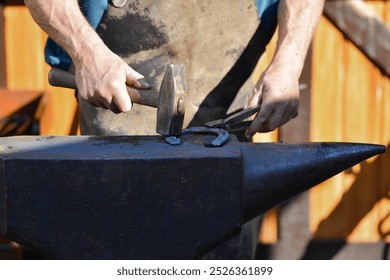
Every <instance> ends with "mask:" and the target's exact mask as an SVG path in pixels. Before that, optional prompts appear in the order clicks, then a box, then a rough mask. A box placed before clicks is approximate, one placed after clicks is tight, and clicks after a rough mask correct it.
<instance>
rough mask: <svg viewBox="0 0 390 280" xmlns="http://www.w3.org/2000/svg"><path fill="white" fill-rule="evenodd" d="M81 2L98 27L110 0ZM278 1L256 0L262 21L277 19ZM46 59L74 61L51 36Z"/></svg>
mask: <svg viewBox="0 0 390 280" xmlns="http://www.w3.org/2000/svg"><path fill="white" fill-rule="evenodd" d="M79 2H80V8H81V11H82V12H83V14H84V15H85V17H86V18H87V20H88V22H89V23H90V24H91V26H92V27H93V28H95V29H96V27H97V26H98V25H99V23H100V21H101V19H102V17H103V15H104V12H105V10H106V9H107V6H108V0H81V1H79ZM278 2H279V0H256V3H257V9H258V13H259V18H260V19H261V22H262V23H267V22H273V21H274V20H275V18H276V15H277V4H278ZM264 28H267V29H268V28H269V29H270V30H272V31H270V32H274V31H273V28H271V27H269V26H267V25H265V26H264ZM45 60H46V62H47V63H48V64H49V65H50V66H52V67H56V68H60V69H63V70H67V69H68V67H69V66H70V64H71V63H72V60H71V58H70V57H69V55H68V54H67V53H66V52H65V51H64V50H63V49H62V48H61V47H60V46H58V45H57V44H56V43H55V42H54V41H53V40H52V39H51V38H49V39H48V40H47V42H46V46H45Z"/></svg>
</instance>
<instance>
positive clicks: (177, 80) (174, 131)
mask: <svg viewBox="0 0 390 280" xmlns="http://www.w3.org/2000/svg"><path fill="white" fill-rule="evenodd" d="M186 96H187V81H186V73H185V68H184V65H183V64H170V65H168V66H167V70H166V71H165V75H164V78H163V81H162V83H161V87H160V92H159V97H158V105H157V126H156V131H157V133H160V134H162V135H169V136H172V135H174V136H177V135H179V134H180V133H181V131H182V128H183V121H184V113H185V99H186Z"/></svg>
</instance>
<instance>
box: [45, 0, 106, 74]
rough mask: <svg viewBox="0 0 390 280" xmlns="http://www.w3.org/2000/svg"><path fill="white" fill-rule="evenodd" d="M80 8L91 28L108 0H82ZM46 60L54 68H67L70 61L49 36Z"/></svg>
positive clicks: (97, 20) (96, 22) (101, 13)
mask: <svg viewBox="0 0 390 280" xmlns="http://www.w3.org/2000/svg"><path fill="white" fill-rule="evenodd" d="M79 2H80V8H81V11H82V12H83V14H84V15H85V17H86V19H87V20H88V22H89V23H90V24H91V26H92V27H93V28H95V29H96V27H97V26H98V25H99V23H100V20H101V19H102V17H103V14H104V11H105V10H106V9H107V6H108V0H82V1H79ZM45 60H46V62H47V63H48V64H49V65H50V66H52V67H56V68H60V69H63V70H67V69H68V67H69V66H70V64H71V63H72V60H71V58H70V57H69V55H68V54H67V53H66V52H65V51H64V50H63V49H62V48H61V47H60V46H58V45H57V44H56V43H55V42H54V41H53V40H52V39H51V38H48V40H47V42H46V46H45Z"/></svg>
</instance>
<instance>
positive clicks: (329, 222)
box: [310, 1, 390, 242]
mask: <svg viewBox="0 0 390 280" xmlns="http://www.w3.org/2000/svg"><path fill="white" fill-rule="evenodd" d="M366 4H367V6H369V7H371V8H372V11H375V12H376V13H377V14H378V15H379V16H382V15H384V18H385V19H386V22H388V18H387V14H388V12H387V10H388V8H389V6H388V3H385V2H384V1H368V2H367V3H366ZM386 8H387V9H386ZM375 35H378V34H375ZM367 36H369V35H367ZM371 36H372V34H371ZM315 44H316V47H315V55H314V57H315V59H316V62H315V65H316V67H315V69H314V71H313V73H314V75H313V79H314V80H313V84H314V88H315V89H314V90H313V92H314V96H313V103H312V105H313V111H312V124H313V125H312V141H349V142H368V143H380V144H385V145H387V146H388V145H389V140H390V138H389V137H390V124H389V121H390V119H389V117H390V115H389V113H388V111H389V110H390V108H389V105H390V104H389V101H388V99H389V98H390V91H389V89H390V88H389V86H388V83H389V79H388V78H387V77H385V75H384V73H383V72H381V71H380V70H379V69H378V68H377V67H376V66H375V65H374V64H373V63H372V61H370V60H369V59H368V58H367V57H366V55H365V54H363V53H362V52H361V51H360V50H358V49H357V47H356V45H354V44H352V43H351V42H349V41H348V40H345V38H343V35H342V33H340V32H339V31H338V30H335V28H334V27H332V26H331V24H330V23H329V22H328V21H324V20H323V21H322V22H321V24H320V27H319V30H318V31H317V34H316V38H315ZM326 80H328V81H330V83H332V85H329V83H326ZM335 93H336V94H335ZM329 119H330V120H329ZM328 122H333V124H332V125H330V124H329V123H328ZM388 157H389V152H387V153H386V154H385V155H382V156H380V157H375V158H373V159H370V160H368V161H366V162H364V163H362V164H360V165H357V166H355V167H353V168H351V169H350V170H347V172H344V173H343V174H341V175H338V176H336V177H334V178H332V179H331V180H328V181H326V182H324V183H323V184H321V185H320V186H318V187H316V188H314V189H313V190H311V191H310V203H311V204H310V215H311V221H310V228H311V230H312V232H313V236H314V238H315V239H322V240H323V239H327V240H329V239H339V240H343V239H344V240H347V241H349V242H375V241H379V240H381V239H382V240H383V239H385V240H387V241H388V240H389V236H388V234H387V235H386V236H385V235H384V233H386V232H387V233H388V232H390V223H389V222H387V220H386V219H389V213H390V210H389V209H390V205H389V204H390V203H389V200H388V197H389V186H390V184H389V183H390V182H389V181H390V179H389V173H388V171H387V172H386V171H385V170H388V166H389V163H388V160H387V158H388ZM380 226H381V227H382V229H381V231H380V230H379V228H380Z"/></svg>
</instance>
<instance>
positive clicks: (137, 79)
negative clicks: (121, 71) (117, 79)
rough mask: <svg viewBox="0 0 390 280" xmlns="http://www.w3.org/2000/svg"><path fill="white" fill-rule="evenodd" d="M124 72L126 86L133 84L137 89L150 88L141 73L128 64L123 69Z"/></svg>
mask: <svg viewBox="0 0 390 280" xmlns="http://www.w3.org/2000/svg"><path fill="white" fill-rule="evenodd" d="M125 74H126V84H127V85H128V86H133V87H135V88H138V89H151V88H152V86H151V85H150V84H149V83H147V82H146V81H145V78H144V76H143V75H141V74H140V73H138V72H137V71H135V70H133V68H131V67H130V66H128V67H126V69H125Z"/></svg>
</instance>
